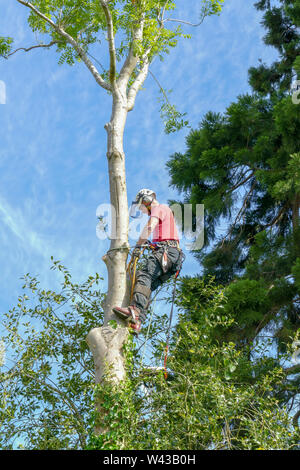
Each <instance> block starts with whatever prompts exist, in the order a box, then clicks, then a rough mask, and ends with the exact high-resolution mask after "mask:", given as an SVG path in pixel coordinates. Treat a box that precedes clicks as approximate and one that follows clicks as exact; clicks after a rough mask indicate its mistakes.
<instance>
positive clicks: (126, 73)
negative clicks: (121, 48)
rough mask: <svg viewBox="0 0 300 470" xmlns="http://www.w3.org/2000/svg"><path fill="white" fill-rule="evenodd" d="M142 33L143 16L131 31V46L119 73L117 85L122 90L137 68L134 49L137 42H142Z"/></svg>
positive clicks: (136, 57)
mask: <svg viewBox="0 0 300 470" xmlns="http://www.w3.org/2000/svg"><path fill="white" fill-rule="evenodd" d="M143 31H144V14H143V15H142V18H141V21H140V23H139V26H138V27H137V28H136V29H135V30H134V31H133V38H132V44H131V47H130V49H129V52H128V55H127V57H126V60H125V62H124V65H123V67H122V69H121V71H120V76H119V79H118V83H119V84H120V86H121V88H122V89H123V90H124V89H126V87H127V84H128V80H129V78H130V76H131V74H132V72H133V71H134V69H135V67H136V66H137V63H138V56H137V55H136V54H135V48H136V45H137V44H138V42H140V41H142V39H143Z"/></svg>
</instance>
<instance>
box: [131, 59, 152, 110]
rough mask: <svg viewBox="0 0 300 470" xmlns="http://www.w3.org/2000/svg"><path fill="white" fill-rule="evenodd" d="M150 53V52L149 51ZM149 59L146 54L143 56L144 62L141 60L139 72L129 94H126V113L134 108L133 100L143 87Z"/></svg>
mask: <svg viewBox="0 0 300 470" xmlns="http://www.w3.org/2000/svg"><path fill="white" fill-rule="evenodd" d="M149 52H150V51H149ZM149 65H150V62H149V57H148V54H146V55H145V57H144V60H143V65H142V67H141V70H140V72H139V74H138V76H137V77H136V79H135V81H134V82H133V84H132V85H131V87H130V89H129V92H128V102H127V103H128V104H127V109H128V111H131V110H132V109H133V107H134V104H135V99H136V95H137V93H138V91H139V89H140V87H141V86H142V85H143V83H144V81H145V80H146V78H147V75H148V70H149Z"/></svg>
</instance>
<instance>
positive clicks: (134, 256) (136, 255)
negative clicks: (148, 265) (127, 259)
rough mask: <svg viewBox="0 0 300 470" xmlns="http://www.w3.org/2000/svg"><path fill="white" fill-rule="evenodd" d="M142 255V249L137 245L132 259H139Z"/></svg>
mask: <svg viewBox="0 0 300 470" xmlns="http://www.w3.org/2000/svg"><path fill="white" fill-rule="evenodd" d="M140 254H141V247H140V246H138V245H137V246H136V247H135V248H134V249H133V252H132V258H139V257H140Z"/></svg>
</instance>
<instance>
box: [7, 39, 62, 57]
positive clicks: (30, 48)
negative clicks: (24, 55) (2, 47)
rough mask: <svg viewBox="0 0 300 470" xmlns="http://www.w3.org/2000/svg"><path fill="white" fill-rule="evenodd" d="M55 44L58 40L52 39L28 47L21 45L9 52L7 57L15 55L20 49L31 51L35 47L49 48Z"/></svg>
mask: <svg viewBox="0 0 300 470" xmlns="http://www.w3.org/2000/svg"><path fill="white" fill-rule="evenodd" d="M54 44H57V41H51V42H49V44H36V45H35V46H31V47H27V48H26V47H19V48H18V49H16V50H15V51H13V52H10V53H9V54H7V55H6V56H5V58H6V59H7V58H8V57H10V56H12V55H14V54H15V53H16V52H18V51H24V52H29V51H32V50H33V49H38V48H46V49H47V48H49V47H51V46H53V45H54Z"/></svg>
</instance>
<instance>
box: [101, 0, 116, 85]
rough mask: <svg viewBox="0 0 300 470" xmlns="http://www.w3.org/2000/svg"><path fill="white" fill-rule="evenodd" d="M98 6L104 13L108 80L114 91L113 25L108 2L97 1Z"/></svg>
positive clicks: (114, 52) (114, 53)
mask: <svg viewBox="0 0 300 470" xmlns="http://www.w3.org/2000/svg"><path fill="white" fill-rule="evenodd" d="M99 2H100V5H101V7H102V9H103V11H104V15H105V18H106V23H107V36H108V45H109V57H110V66H109V78H110V82H111V85H112V88H113V89H114V88H115V87H116V67H117V60H116V46H115V37H114V25H113V19H112V15H111V11H110V9H109V8H108V6H107V4H108V3H109V1H105V0H99Z"/></svg>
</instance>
